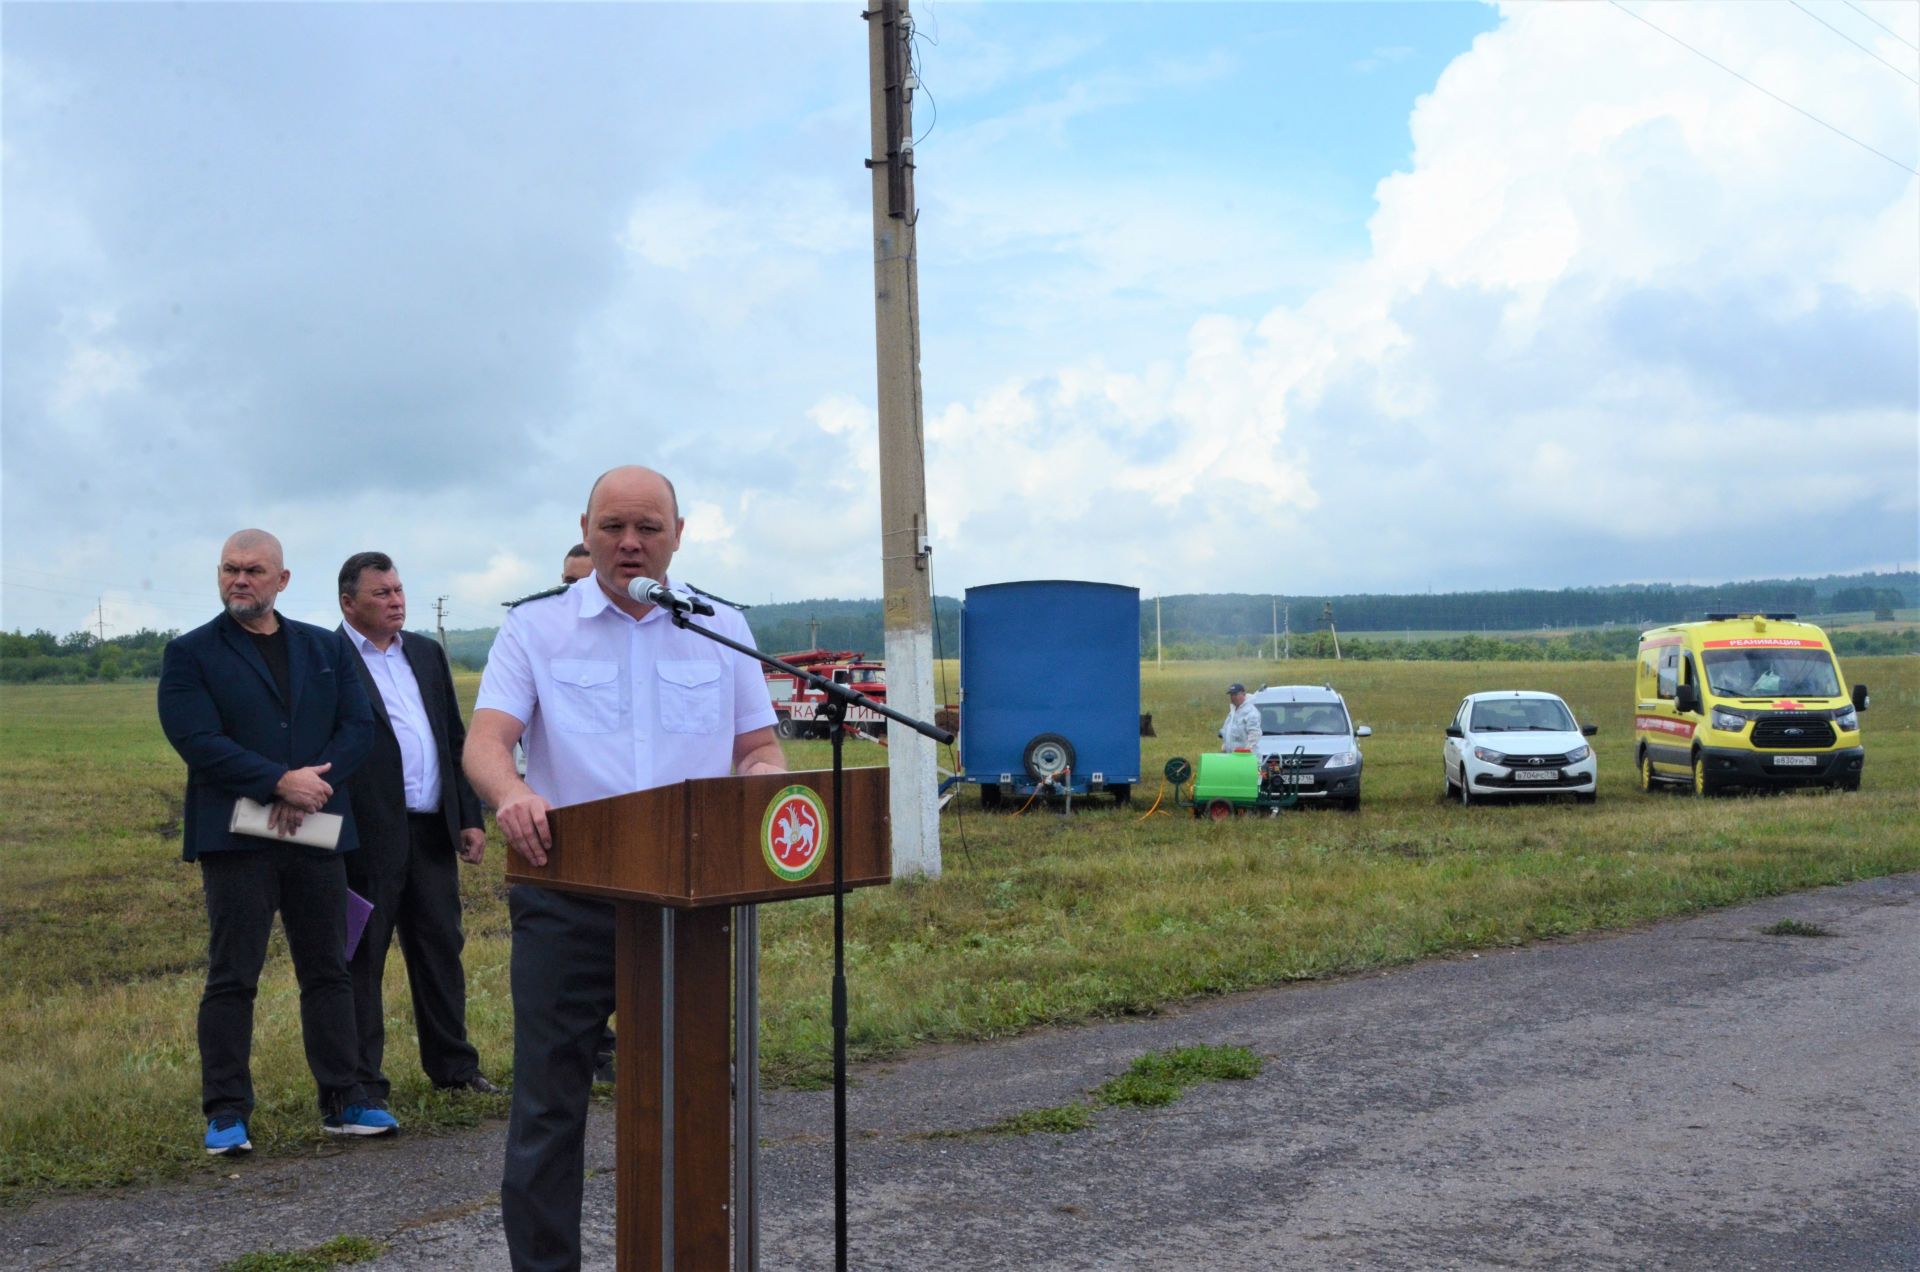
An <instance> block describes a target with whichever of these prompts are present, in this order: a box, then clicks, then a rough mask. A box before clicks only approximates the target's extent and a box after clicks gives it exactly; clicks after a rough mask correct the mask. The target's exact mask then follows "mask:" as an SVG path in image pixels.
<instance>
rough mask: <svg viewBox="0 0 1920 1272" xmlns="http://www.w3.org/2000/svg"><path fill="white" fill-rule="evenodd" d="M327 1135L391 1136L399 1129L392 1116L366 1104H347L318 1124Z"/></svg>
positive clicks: (398, 1124)
mask: <svg viewBox="0 0 1920 1272" xmlns="http://www.w3.org/2000/svg"><path fill="white" fill-rule="evenodd" d="M320 1129H321V1130H323V1131H325V1132H326V1133H327V1134H329V1135H392V1134H393V1133H394V1132H395V1131H398V1130H399V1129H400V1123H398V1122H396V1121H394V1120H393V1114H391V1113H389V1112H387V1111H386V1110H385V1109H376V1108H374V1107H372V1106H371V1105H367V1104H349V1105H348V1106H347V1107H346V1108H344V1109H341V1110H340V1111H339V1112H338V1113H329V1114H328V1115H327V1116H326V1118H325V1119H324V1120H323V1121H322V1122H321V1123H320Z"/></svg>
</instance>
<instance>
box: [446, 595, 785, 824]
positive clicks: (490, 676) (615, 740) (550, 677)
mask: <svg viewBox="0 0 1920 1272" xmlns="http://www.w3.org/2000/svg"><path fill="white" fill-rule="evenodd" d="M715 608H716V609H718V610H719V613H717V614H715V615H713V616H712V617H711V618H702V619H701V620H699V621H700V623H701V625H703V626H706V627H710V628H711V629H712V630H713V631H715V632H718V633H719V634H720V635H722V636H727V637H730V638H731V639H733V640H736V641H739V642H740V643H741V644H743V645H750V644H752V643H753V633H752V632H751V631H749V630H748V628H747V623H746V620H745V619H744V618H742V617H741V616H740V614H739V612H738V611H736V610H733V609H730V608H727V607H725V606H716V607H715ZM474 706H475V708H476V709H479V708H482V707H485V708H487V709H489V710H494V711H504V712H506V713H507V714H508V715H510V716H512V717H514V718H515V719H516V720H519V721H520V722H521V724H523V725H524V726H526V728H525V732H523V733H522V734H521V740H522V742H523V743H524V744H525V747H526V756H527V785H529V786H531V787H532V788H533V789H534V790H535V791H537V792H539V793H540V794H541V795H543V796H545V797H546V798H547V800H548V801H549V802H551V803H553V804H555V805H563V804H578V803H581V802H583V801H585V800H590V799H603V798H605V797H607V796H610V795H624V794H626V793H628V792H629V791H642V790H650V789H652V788H654V787H656V786H668V785H672V784H673V783H675V782H683V781H686V780H688V779H690V778H699V777H724V776H726V775H727V774H728V773H730V772H732V771H733V740H734V738H735V737H737V736H738V735H740V734H742V733H751V732H753V731H754V730H756V729H765V728H771V727H772V726H773V724H774V721H775V717H774V713H773V705H772V702H771V701H770V700H769V698H768V696H767V682H766V678H765V677H764V676H763V675H762V674H761V672H760V668H759V665H758V664H757V663H755V662H754V661H753V660H752V659H750V658H748V657H746V656H745V655H744V654H738V653H735V652H734V651H733V650H731V649H728V648H726V647H725V646H723V645H718V644H715V643H714V642H712V641H710V640H708V639H707V638H706V637H704V636H699V635H696V634H694V633H693V632H690V631H685V630H683V629H681V628H678V627H675V626H674V625H673V620H672V619H671V618H670V617H669V616H668V615H667V614H666V612H665V611H663V610H661V609H659V608H657V607H656V608H653V609H650V610H649V611H648V612H647V615H646V617H645V618H641V619H637V620H636V619H634V618H632V617H631V616H629V615H628V614H626V613H625V612H623V611H622V610H621V609H620V608H619V607H618V606H616V605H614V604H613V602H612V601H611V600H609V599H608V597H607V594H606V592H605V591H604V590H602V589H601V587H600V585H599V583H598V582H597V581H596V580H595V579H594V578H593V577H591V576H589V577H588V578H585V579H582V580H581V581H580V582H578V583H576V584H574V585H573V586H572V587H570V588H568V589H567V590H566V591H565V592H562V593H560V594H558V595H556V596H549V597H542V598H541V599H539V600H535V601H529V602H527V603H526V604H524V605H518V606H515V607H514V608H513V609H511V610H509V611H508V612H507V617H506V621H505V622H504V623H503V624H501V627H500V631H499V634H498V635H496V636H495V637H494V641H493V650H492V652H490V653H489V654H488V655H487V668H486V671H485V672H484V673H482V675H481V678H480V695H479V697H478V699H476V701H475V703H474Z"/></svg>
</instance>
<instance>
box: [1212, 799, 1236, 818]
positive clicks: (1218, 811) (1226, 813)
mask: <svg viewBox="0 0 1920 1272" xmlns="http://www.w3.org/2000/svg"><path fill="white" fill-rule="evenodd" d="M1232 816H1233V804H1232V802H1231V801H1229V800H1224V799H1216V800H1212V801H1210V802H1209V803H1208V804H1207V820H1208V821H1226V820H1227V819H1228V818H1229V817H1232Z"/></svg>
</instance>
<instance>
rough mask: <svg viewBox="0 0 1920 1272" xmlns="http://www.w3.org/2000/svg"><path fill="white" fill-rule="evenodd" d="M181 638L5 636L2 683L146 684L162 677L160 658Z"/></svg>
mask: <svg viewBox="0 0 1920 1272" xmlns="http://www.w3.org/2000/svg"><path fill="white" fill-rule="evenodd" d="M174 635H175V633H174V632H171V631H165V632H156V631H149V630H148V629H146V628H144V627H143V628H141V629H140V630H139V631H137V632H134V633H133V634H132V635H131V636H109V637H107V638H106V639H105V640H102V639H100V638H99V637H98V636H96V635H95V634H94V633H92V632H70V633H68V634H67V635H65V636H55V635H54V634H53V633H52V632H49V631H36V632H31V633H26V634H23V633H20V632H0V682H5V683H8V684H32V683H36V682H46V681H52V682H71V681H81V680H142V679H152V678H155V677H157V676H159V674H160V655H161V652H162V651H163V650H164V649H166V646H167V642H168V641H170V640H172V639H173V637H174Z"/></svg>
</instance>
